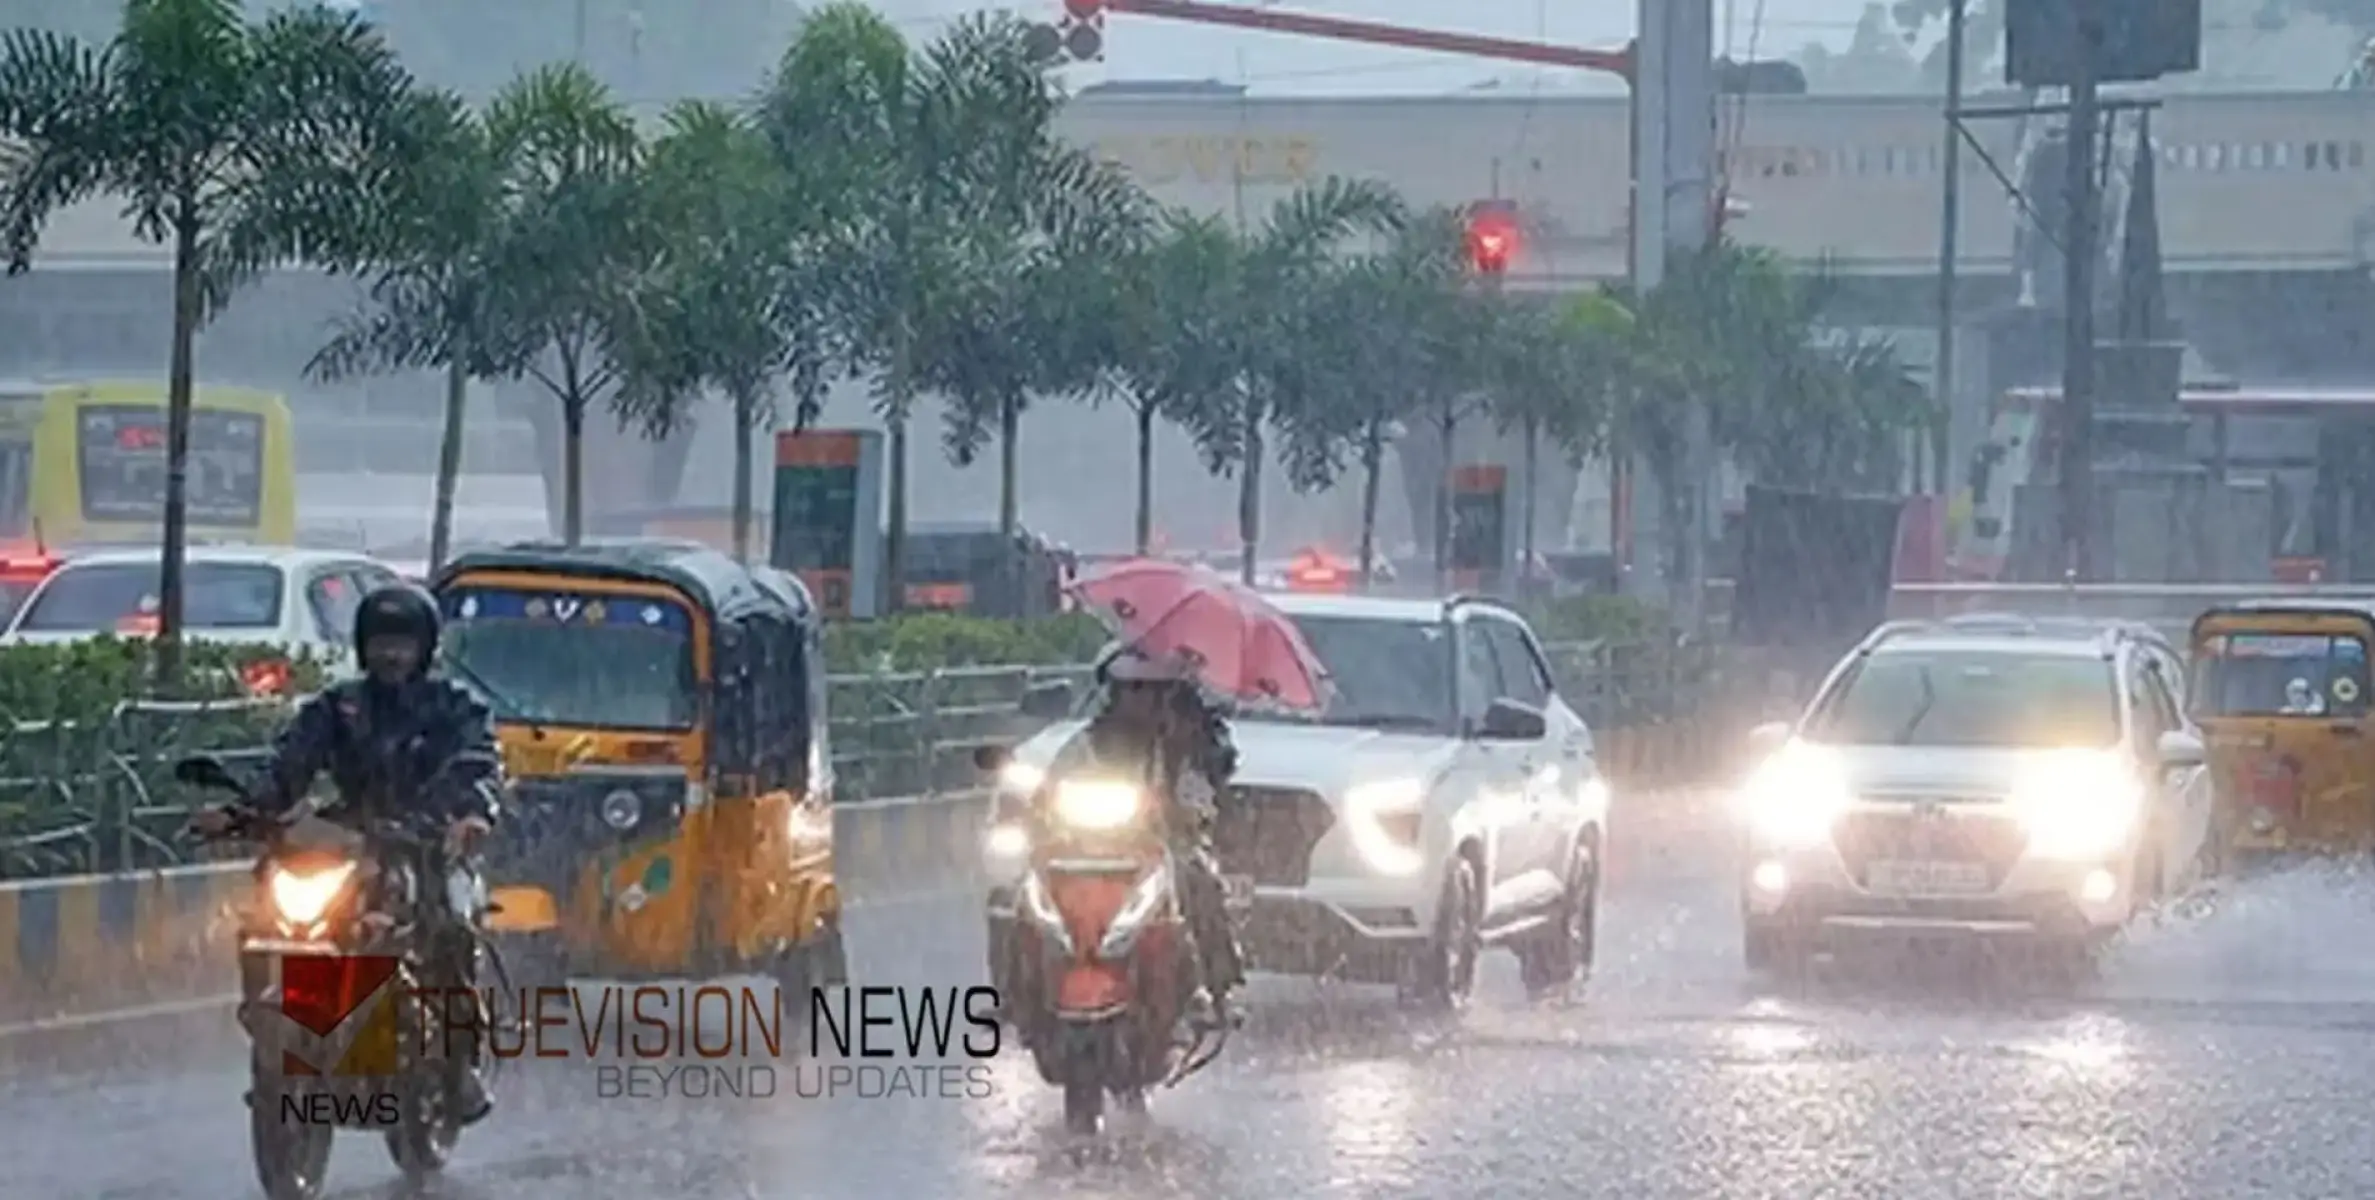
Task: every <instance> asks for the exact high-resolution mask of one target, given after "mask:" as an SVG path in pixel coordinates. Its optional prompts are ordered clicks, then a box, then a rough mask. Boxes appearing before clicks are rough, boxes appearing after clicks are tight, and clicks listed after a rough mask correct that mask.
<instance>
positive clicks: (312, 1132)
mask: <svg viewBox="0 0 2375 1200" xmlns="http://www.w3.org/2000/svg"><path fill="white" fill-rule="evenodd" d="M274 1082H275V1081H272V1080H268V1079H266V1078H264V1076H263V1073H262V1072H257V1073H256V1078H255V1081H254V1086H253V1087H252V1089H251V1090H250V1091H249V1093H248V1094H249V1095H250V1096H252V1097H253V1098H254V1099H253V1101H252V1102H251V1103H250V1104H249V1105H248V1108H247V1131H248V1140H249V1141H250V1143H252V1145H253V1147H254V1151H255V1159H256V1182H257V1183H259V1184H262V1185H263V1187H264V1194H265V1195H266V1196H268V1197H270V1198H271V1200H320V1197H321V1194H322V1187H323V1185H324V1184H325V1183H327V1182H328V1181H329V1177H330V1142H331V1140H332V1139H333V1138H334V1137H336V1136H337V1131H336V1130H334V1129H332V1128H330V1127H329V1126H327V1125H307V1124H300V1123H298V1122H294V1121H283V1120H281V1119H280V1096H279V1089H278V1088H277V1087H276V1086H273V1085H274Z"/></svg>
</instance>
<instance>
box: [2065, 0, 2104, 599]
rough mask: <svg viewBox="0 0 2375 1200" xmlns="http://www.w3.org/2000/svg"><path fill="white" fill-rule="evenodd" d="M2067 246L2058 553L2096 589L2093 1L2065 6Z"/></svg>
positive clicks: (2099, 44)
mask: <svg viewBox="0 0 2375 1200" xmlns="http://www.w3.org/2000/svg"><path fill="white" fill-rule="evenodd" d="M2070 16H2071V24H2072V26H2073V28H2072V29H2071V41H2070V44H2071V45H2073V46H2075V47H2077V48H2078V52H2077V53H2076V54H2074V55H2073V56H2072V60H2073V61H2072V70H2071V76H2070V153H2069V166H2070V170H2069V176H2068V181H2067V183H2066V184H2065V186H2066V187H2068V189H2069V192H2070V235H2069V244H2068V245H2067V246H2065V247H2063V255H2062V270H2063V272H2064V274H2063V284H2064V286H2063V289H2062V291H2063V295H2064V297H2065V300H2064V305H2063V307H2064V308H2066V309H2067V310H2068V311H2067V313H2066V315H2065V323H2064V325H2063V327H2062V336H2063V341H2062V406H2061V408H2062V453H2061V463H2060V466H2061V478H2060V483H2061V490H2062V504H2061V508H2062V545H2063V550H2064V554H2065V559H2064V561H2065V563H2066V564H2067V569H2068V570H2069V572H2070V577H2071V578H2073V579H2075V580H2077V581H2079V582H2082V583H2092V582H2094V580H2095V578H2096V575H2095V562H2094V540H2095V539H2094V499H2095V480H2094V467H2095V258H2096V250H2095V241H2096V229H2097V221H2098V219H2099V218H2100V217H2101V213H2100V211H2099V209H2100V207H2101V198H2100V197H2099V196H2097V195H2096V187H2095V181H2096V177H2095V143H2096V141H2097V140H2099V138H2100V133H2099V129H2100V125H2101V112H2100V108H2099V100H2098V97H2097V95H2096V89H2095V82H2096V80H2095V72H2096V68H2097V65H2098V64H2099V63H2100V62H2101V61H2102V52H2103V18H2102V12H2101V9H2100V8H2099V7H2098V6H2097V3H2096V0H2071V2H2070Z"/></svg>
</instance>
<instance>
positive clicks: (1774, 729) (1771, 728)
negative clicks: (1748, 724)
mask: <svg viewBox="0 0 2375 1200" xmlns="http://www.w3.org/2000/svg"><path fill="white" fill-rule="evenodd" d="M1789 735H1790V723H1789V722H1787V721H1767V722H1765V723H1764V724H1762V725H1759V726H1757V727H1756V728H1754V729H1751V730H1749V731H1748V749H1749V753H1751V754H1754V755H1755V756H1757V757H1758V758H1763V757H1765V756H1766V755H1769V754H1771V753H1773V752H1774V751H1776V750H1779V749H1781V747H1782V745H1783V744H1784V743H1786V742H1788V741H1789Z"/></svg>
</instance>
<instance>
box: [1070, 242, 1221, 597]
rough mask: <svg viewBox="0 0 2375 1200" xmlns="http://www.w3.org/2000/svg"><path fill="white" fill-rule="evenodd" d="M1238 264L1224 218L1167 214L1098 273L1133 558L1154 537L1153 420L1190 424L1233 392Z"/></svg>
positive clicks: (1148, 546)
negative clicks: (1125, 447)
mask: <svg viewBox="0 0 2375 1200" xmlns="http://www.w3.org/2000/svg"><path fill="white" fill-rule="evenodd" d="M1241 265H1242V254H1241V247H1240V246H1239V244H1238V242H1237V238H1236V235H1235V234H1234V233H1233V232H1232V231H1231V230H1230V228H1229V226H1228V225H1227V224H1225V223H1224V222H1222V221H1221V220H1220V219H1219V218H1217V217H1208V216H1202V215H1197V214H1192V213H1186V212H1176V211H1175V212H1169V213H1165V214H1164V215H1163V217H1162V218H1161V223H1160V227H1159V229H1158V230H1157V231H1156V232H1155V235H1154V236H1153V237H1151V238H1148V239H1147V240H1145V241H1143V242H1141V243H1140V244H1139V245H1138V247H1137V248H1136V250H1135V251H1134V252H1132V253H1129V254H1126V255H1123V256H1119V257H1117V258H1115V259H1113V260H1111V261H1110V262H1109V263H1108V268H1109V269H1108V270H1107V271H1106V272H1105V273H1104V276H1103V278H1104V280H1105V282H1106V284H1107V286H1106V288H1104V289H1103V290H1102V292H1101V294H1102V295H1103V296H1104V297H1105V298H1106V303H1107V309H1106V311H1107V314H1108V315H1109V316H1110V318H1111V320H1112V324H1111V326H1110V328H1111V331H1112V333H1113V335H1114V337H1115V339H1116V344H1115V347H1114V351H1113V355H1112V365H1113V370H1112V372H1111V374H1112V378H1111V381H1110V386H1109V387H1108V388H1107V389H1106V391H1107V393H1108V394H1111V395H1114V396H1118V397H1119V398H1120V399H1121V401H1122V402H1123V403H1124V404H1127V405H1129V406H1130V413H1131V416H1132V418H1133V419H1134V424H1135V425H1136V436H1137V468H1136V469H1137V479H1138V496H1137V510H1136V521H1135V524H1134V529H1135V531H1136V545H1137V552H1138V553H1139V554H1146V553H1148V552H1149V551H1150V550H1151V549H1152V548H1153V541H1154V440H1155V421H1156V420H1157V419H1158V418H1167V419H1169V420H1173V421H1177V422H1180V423H1181V424H1183V425H1188V426H1190V427H1193V426H1194V425H1195V424H1196V417H1195V414H1198V413H1209V412H1214V411H1218V410H1222V409H1225V408H1226V407H1227V406H1228V405H1229V404H1230V402H1231V400H1232V399H1233V398H1234V397H1235V395H1236V392H1237V367H1236V362H1237V350H1236V345H1237V343H1236V341H1235V338H1236V337H1237V335H1238V333H1239V330H1238V328H1237V325H1236V323H1235V322H1233V321H1232V320H1231V319H1230V317H1231V316H1232V309H1231V306H1232V305H1233V304H1234V303H1235V297H1236V296H1237V294H1238V287H1237V272H1238V270H1239V268H1240V267H1241Z"/></svg>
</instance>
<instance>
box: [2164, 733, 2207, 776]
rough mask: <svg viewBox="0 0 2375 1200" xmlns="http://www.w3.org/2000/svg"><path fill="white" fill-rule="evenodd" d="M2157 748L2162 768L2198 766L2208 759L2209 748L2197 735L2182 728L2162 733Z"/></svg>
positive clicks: (2172, 768)
mask: <svg viewBox="0 0 2375 1200" xmlns="http://www.w3.org/2000/svg"><path fill="white" fill-rule="evenodd" d="M2159 748H2160V755H2161V766H2162V768H2163V769H2168V770H2174V769H2177V768H2180V767H2198V766H2201V765H2202V764H2203V763H2205V762H2208V761H2209V760H2210V748H2209V747H2208V746H2205V745H2203V744H2202V739H2201V738H2200V737H2199V736H2197V735H2195V734H2193V733H2191V732H2189V731H2187V730H2183V729H2172V730H2170V731H2169V732H2167V733H2164V734H2162V735H2161V740H2160V747H2159Z"/></svg>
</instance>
